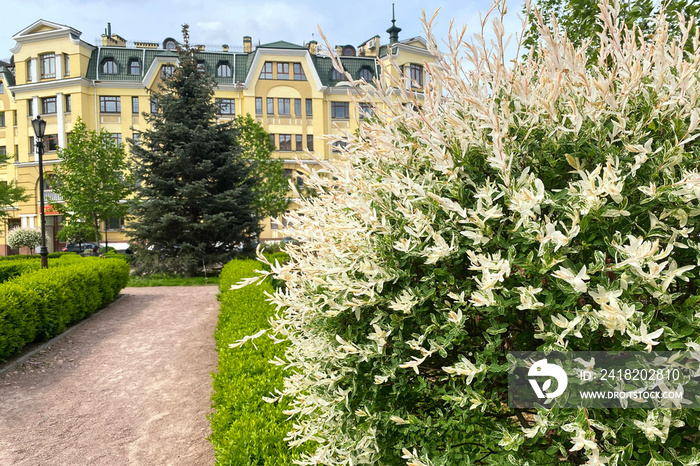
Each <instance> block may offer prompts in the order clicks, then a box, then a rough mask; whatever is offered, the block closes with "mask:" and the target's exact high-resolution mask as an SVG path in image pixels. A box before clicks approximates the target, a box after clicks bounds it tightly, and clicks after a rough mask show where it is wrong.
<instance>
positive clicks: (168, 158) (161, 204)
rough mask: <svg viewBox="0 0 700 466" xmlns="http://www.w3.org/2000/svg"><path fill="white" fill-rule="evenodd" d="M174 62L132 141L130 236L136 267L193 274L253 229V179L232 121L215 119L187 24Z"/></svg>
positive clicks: (256, 227) (256, 220) (208, 82)
mask: <svg viewBox="0 0 700 466" xmlns="http://www.w3.org/2000/svg"><path fill="white" fill-rule="evenodd" d="M182 32H183V37H184V41H183V42H184V43H183V45H182V46H181V47H179V49H178V52H179V65H178V67H177V68H176V70H175V72H174V73H173V75H172V76H171V77H169V78H168V79H166V80H165V81H164V82H163V84H162V85H161V86H160V88H159V92H154V93H153V98H154V99H155V101H156V102H157V104H156V106H157V109H158V112H157V113H155V114H152V115H148V114H145V117H146V120H147V121H148V122H149V123H150V128H151V129H149V130H147V131H145V132H144V133H142V137H141V143H140V145H135V144H133V141H131V142H132V146H133V148H132V153H133V156H134V167H133V172H134V175H135V177H136V180H137V181H138V183H137V187H136V194H137V195H136V199H135V200H134V201H133V202H132V204H131V212H132V214H133V217H134V218H133V222H132V224H131V227H132V228H133V231H132V232H131V236H132V238H133V240H134V247H135V249H136V251H137V253H138V255H139V257H140V263H141V271H143V272H151V271H167V272H175V273H183V274H186V275H195V274H198V273H199V272H200V271H202V270H206V268H208V267H210V266H212V265H216V264H220V263H222V262H225V261H226V260H228V259H229V258H230V257H231V256H232V255H233V253H234V252H235V250H236V249H237V248H238V247H240V246H241V245H250V244H251V243H252V242H253V241H254V240H255V239H256V238H257V237H258V235H259V233H260V231H261V220H262V219H261V216H260V212H259V210H258V209H256V208H255V206H254V201H255V196H254V192H255V191H254V188H255V185H256V184H257V183H258V182H259V178H258V177H257V176H256V175H255V173H254V171H253V168H251V166H250V165H249V164H247V163H246V160H245V158H244V157H243V156H242V151H241V147H240V144H239V143H238V138H239V134H238V130H237V129H236V128H235V127H234V125H233V124H231V123H229V122H227V123H222V124H218V123H217V122H216V113H217V109H216V105H215V102H214V99H213V97H214V86H215V84H216V83H215V81H214V79H213V78H212V77H211V76H210V75H208V74H207V73H206V72H203V71H201V70H199V69H198V67H197V58H196V51H195V49H194V48H192V47H190V45H189V35H188V26H187V25H184V26H183V30H182Z"/></svg>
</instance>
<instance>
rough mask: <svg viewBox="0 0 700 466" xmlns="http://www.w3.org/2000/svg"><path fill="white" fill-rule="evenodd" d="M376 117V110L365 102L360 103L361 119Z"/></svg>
mask: <svg viewBox="0 0 700 466" xmlns="http://www.w3.org/2000/svg"><path fill="white" fill-rule="evenodd" d="M372 116H374V108H373V107H372V106H371V105H370V104H367V103H365V102H360V119H363V118H369V117H372Z"/></svg>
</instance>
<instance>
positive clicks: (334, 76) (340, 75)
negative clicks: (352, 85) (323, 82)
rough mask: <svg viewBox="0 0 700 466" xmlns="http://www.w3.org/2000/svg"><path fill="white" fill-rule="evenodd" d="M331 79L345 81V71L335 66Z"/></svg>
mask: <svg viewBox="0 0 700 466" xmlns="http://www.w3.org/2000/svg"><path fill="white" fill-rule="evenodd" d="M331 81H345V73H342V72H340V71H338V70H336V69H335V68H333V72H332V73H331Z"/></svg>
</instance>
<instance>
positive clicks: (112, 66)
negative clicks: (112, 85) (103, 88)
mask: <svg viewBox="0 0 700 466" xmlns="http://www.w3.org/2000/svg"><path fill="white" fill-rule="evenodd" d="M102 72H103V73H104V74H117V62H115V61H114V59H113V58H108V59H106V60H105V61H103V62H102Z"/></svg>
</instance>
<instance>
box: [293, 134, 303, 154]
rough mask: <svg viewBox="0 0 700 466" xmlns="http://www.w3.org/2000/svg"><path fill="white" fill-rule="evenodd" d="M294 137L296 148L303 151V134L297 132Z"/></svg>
mask: <svg viewBox="0 0 700 466" xmlns="http://www.w3.org/2000/svg"><path fill="white" fill-rule="evenodd" d="M294 139H295V143H296V144H295V146H294V150H296V151H299V152H301V151H303V150H304V146H303V145H302V143H301V141H302V137H301V134H297V135H296V136H294Z"/></svg>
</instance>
